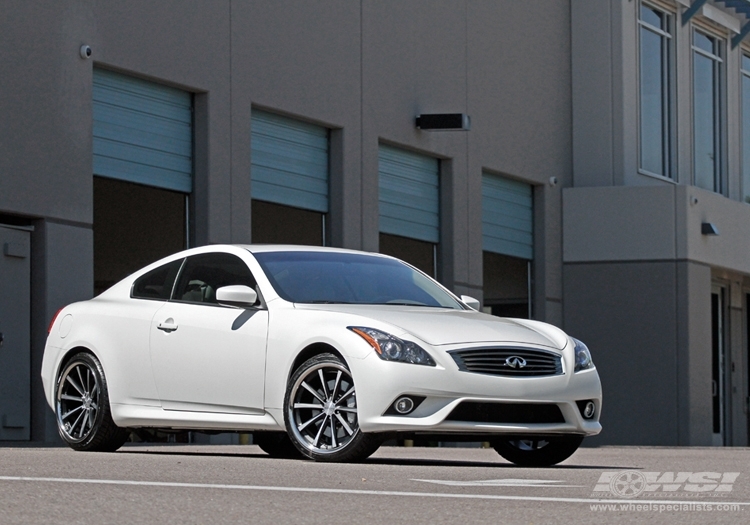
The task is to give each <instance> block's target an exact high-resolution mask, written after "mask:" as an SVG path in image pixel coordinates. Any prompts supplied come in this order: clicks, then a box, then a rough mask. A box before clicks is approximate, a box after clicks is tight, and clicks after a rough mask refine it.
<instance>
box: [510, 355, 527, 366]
mask: <svg viewBox="0 0 750 525" xmlns="http://www.w3.org/2000/svg"><path fill="white" fill-rule="evenodd" d="M505 365H506V366H509V367H511V368H523V367H525V366H526V359H524V358H523V357H519V356H517V355H512V356H510V357H508V358H507V359H506V360H505Z"/></svg>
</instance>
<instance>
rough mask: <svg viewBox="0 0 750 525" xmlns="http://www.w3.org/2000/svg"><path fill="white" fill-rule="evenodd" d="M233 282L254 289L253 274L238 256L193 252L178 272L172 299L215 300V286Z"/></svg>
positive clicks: (200, 301) (212, 301)
mask: <svg viewBox="0 0 750 525" xmlns="http://www.w3.org/2000/svg"><path fill="white" fill-rule="evenodd" d="M235 284H242V285H245V286H249V287H250V288H252V289H255V279H254V278H253V274H252V273H251V272H250V269H249V268H248V267H247V265H246V264H245V263H244V262H243V261H242V259H240V258H239V257H237V256H236V255H232V254H229V253H205V254H201V255H193V256H192V257H188V259H187V261H186V262H185V267H184V268H183V270H182V272H180V278H179V280H178V282H177V286H176V287H175V291H174V295H173V299H174V300H175V301H185V302H189V303H210V304H216V290H217V289H218V288H221V287H222V286H230V285H235Z"/></svg>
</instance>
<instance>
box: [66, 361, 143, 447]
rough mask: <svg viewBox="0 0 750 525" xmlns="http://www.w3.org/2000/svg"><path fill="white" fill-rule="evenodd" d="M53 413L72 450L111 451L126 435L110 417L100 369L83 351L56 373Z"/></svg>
mask: <svg viewBox="0 0 750 525" xmlns="http://www.w3.org/2000/svg"><path fill="white" fill-rule="evenodd" d="M55 415H56V416H57V418H56V419H57V430H58V431H59V432H60V437H61V438H62V439H63V441H65V443H67V444H68V446H69V447H70V448H72V449H73V450H84V451H96V452H114V451H115V450H117V449H118V448H120V447H121V446H122V445H123V443H125V441H127V439H128V436H129V435H130V431H129V430H126V429H124V428H120V427H118V426H117V425H115V423H114V421H112V415H111V412H110V407H109V394H108V393H107V381H106V379H105V378H104V370H103V369H102V365H101V363H100V362H99V360H98V359H97V358H96V357H94V356H93V355H91V354H89V353H86V352H81V353H79V354H76V355H74V356H73V358H72V359H71V360H70V361H68V363H67V364H66V365H65V366H64V367H63V369H62V370H61V371H60V375H59V376H58V377H57V388H56V389H55Z"/></svg>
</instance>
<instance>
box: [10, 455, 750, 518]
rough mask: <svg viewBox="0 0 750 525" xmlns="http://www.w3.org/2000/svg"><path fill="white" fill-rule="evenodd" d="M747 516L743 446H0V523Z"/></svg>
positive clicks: (749, 486) (749, 500)
mask: <svg viewBox="0 0 750 525" xmlns="http://www.w3.org/2000/svg"><path fill="white" fill-rule="evenodd" d="M157 522H161V523H180V524H192V523H196V524H197V523H200V524H204V523H205V524H208V523H212V524H213V523H217V524H218V523H277V524H285V523H310V524H317V523H325V524H329V525H330V524H338V523H347V524H355V523H365V524H368V525H370V524H378V523H389V524H390V523H409V524H418V523H430V524H441V523H451V524H454V523H460V524H470V523H484V524H489V523H514V524H515V523H519V524H521V523H523V524H529V523H571V524H572V523H575V524H581V523H597V524H601V523H633V522H643V523H712V524H719V523H732V524H738V523H750V449H747V448H666V447H654V448H640V447H602V448H582V449H580V450H579V451H578V452H577V453H576V454H575V455H574V456H573V457H572V458H570V459H568V460H567V461H565V462H564V463H562V464H561V465H559V466H557V467H553V468H539V469H528V468H526V469H524V468H517V467H515V466H513V465H511V464H509V463H507V462H506V461H504V460H503V459H502V458H501V457H500V456H498V455H497V453H495V451H494V450H492V449H480V448H448V447H446V448H421V447H415V448H401V447H382V448H381V449H380V450H379V451H378V452H377V453H376V454H375V455H373V456H372V457H371V458H370V459H369V460H367V461H366V462H364V463H359V464H326V463H314V462H311V461H302V460H283V459H272V458H270V457H269V456H267V455H266V454H264V453H263V452H262V451H261V450H260V449H259V448H258V447H256V446H253V445H238V446H207V445H202V446H198V445H148V446H147V445H126V446H125V447H123V448H122V449H120V450H119V451H118V452H115V453H82V452H74V451H72V450H69V449H67V448H36V447H28V446H12V445H10V446H8V445H6V446H4V447H0V523H2V524H3V525H9V524H30V523H31V524H36V523H44V524H47V523H55V524H57V523H62V524H68V523H70V524H89V523H90V524H106V523H116V524H122V523H157Z"/></svg>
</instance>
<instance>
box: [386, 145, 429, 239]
mask: <svg viewBox="0 0 750 525" xmlns="http://www.w3.org/2000/svg"><path fill="white" fill-rule="evenodd" d="M438 173H439V162H438V159H436V158H433V157H428V156H426V155H420V154H418V153H412V152H410V151H405V150H402V149H398V148H394V147H391V146H384V145H381V146H380V150H379V154H378V175H379V178H380V183H379V184H380V231H381V232H382V233H389V234H392V235H399V236H401V237H408V238H411V239H418V240H421V241H427V242H431V243H437V242H438V241H439V240H440V208H439V197H440V186H439V175H438Z"/></svg>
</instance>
